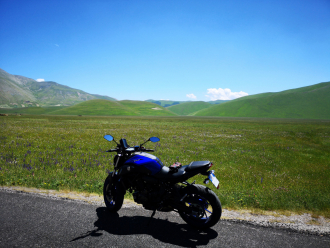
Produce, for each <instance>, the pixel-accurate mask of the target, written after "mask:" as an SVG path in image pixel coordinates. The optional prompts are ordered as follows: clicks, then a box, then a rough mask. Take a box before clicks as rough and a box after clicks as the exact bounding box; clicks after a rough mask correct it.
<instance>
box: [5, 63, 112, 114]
mask: <svg viewBox="0 0 330 248" xmlns="http://www.w3.org/2000/svg"><path fill="white" fill-rule="evenodd" d="M92 99H106V100H111V101H116V99H115V98H112V97H109V96H102V95H98V94H90V93H87V92H85V91H82V90H79V89H74V88H71V87H69V86H66V85H62V84H59V83H56V82H53V81H43V82H38V81H36V80H34V79H31V78H27V77H24V76H18V75H12V74H10V73H8V72H6V71H4V70H3V69H0V106H1V107H8V108H13V107H26V106H37V107H38V106H45V107H46V106H70V105H74V104H77V103H79V102H83V101H87V100H92Z"/></svg>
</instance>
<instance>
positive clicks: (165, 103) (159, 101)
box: [145, 99, 186, 108]
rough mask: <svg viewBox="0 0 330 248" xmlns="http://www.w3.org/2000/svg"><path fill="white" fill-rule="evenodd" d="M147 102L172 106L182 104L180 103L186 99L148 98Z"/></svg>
mask: <svg viewBox="0 0 330 248" xmlns="http://www.w3.org/2000/svg"><path fill="white" fill-rule="evenodd" d="M145 102H152V103H156V104H158V105H159V106H162V107H164V108H166V107H170V106H173V105H177V104H180V103H184V102H186V101H172V100H152V99H148V100H145Z"/></svg>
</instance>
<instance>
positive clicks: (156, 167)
mask: <svg viewBox="0 0 330 248" xmlns="http://www.w3.org/2000/svg"><path fill="white" fill-rule="evenodd" d="M124 165H135V166H142V167H145V168H146V169H148V170H149V171H150V172H151V175H155V174H156V173H157V172H159V171H160V170H161V169H162V167H163V166H164V165H163V163H162V161H160V159H159V158H157V157H156V156H154V155H151V154H149V153H145V152H139V153H135V154H133V155H132V156H131V157H130V158H129V159H127V160H126V161H125V163H124Z"/></svg>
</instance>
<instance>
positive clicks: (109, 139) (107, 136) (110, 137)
mask: <svg viewBox="0 0 330 248" xmlns="http://www.w3.org/2000/svg"><path fill="white" fill-rule="evenodd" d="M104 138H105V139H106V140H107V141H113V137H112V136H111V135H110V134H107V135H104Z"/></svg>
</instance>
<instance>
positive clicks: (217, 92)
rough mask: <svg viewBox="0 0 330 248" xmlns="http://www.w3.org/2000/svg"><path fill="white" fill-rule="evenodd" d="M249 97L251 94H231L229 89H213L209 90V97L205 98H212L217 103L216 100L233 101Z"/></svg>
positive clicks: (241, 92)
mask: <svg viewBox="0 0 330 248" xmlns="http://www.w3.org/2000/svg"><path fill="white" fill-rule="evenodd" d="M247 95H249V94H248V93H246V92H243V91H240V92H231V90H230V89H228V88H226V89H221V88H219V89H216V88H211V89H207V95H205V96H206V97H208V98H210V99H211V100H212V101H215V100H233V99H236V98H239V97H242V96H247Z"/></svg>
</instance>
